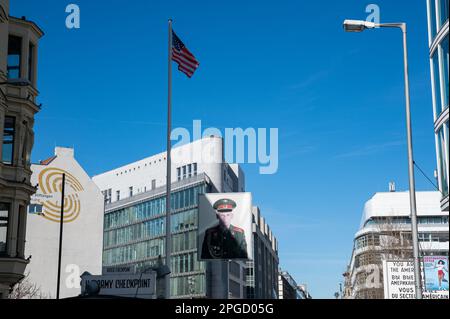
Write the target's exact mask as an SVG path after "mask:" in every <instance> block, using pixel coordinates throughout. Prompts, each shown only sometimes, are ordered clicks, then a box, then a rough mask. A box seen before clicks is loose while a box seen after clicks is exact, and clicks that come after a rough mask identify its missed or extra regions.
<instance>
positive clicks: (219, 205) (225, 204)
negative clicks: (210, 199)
mask: <svg viewBox="0 0 450 319" xmlns="http://www.w3.org/2000/svg"><path fill="white" fill-rule="evenodd" d="M213 208H214V209H215V210H216V211H217V212H219V213H222V212H231V211H232V210H233V209H234V208H236V202H235V201H234V200H231V199H228V198H223V199H219V200H218V201H217V202H215V203H214V206H213Z"/></svg>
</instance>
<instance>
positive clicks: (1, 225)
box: [0, 203, 10, 254]
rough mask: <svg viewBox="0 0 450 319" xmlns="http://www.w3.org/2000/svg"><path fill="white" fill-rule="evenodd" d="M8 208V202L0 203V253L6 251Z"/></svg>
mask: <svg viewBox="0 0 450 319" xmlns="http://www.w3.org/2000/svg"><path fill="white" fill-rule="evenodd" d="M9 208H10V205H9V204H7V203H0V254H4V253H6V244H7V236H8V215H9Z"/></svg>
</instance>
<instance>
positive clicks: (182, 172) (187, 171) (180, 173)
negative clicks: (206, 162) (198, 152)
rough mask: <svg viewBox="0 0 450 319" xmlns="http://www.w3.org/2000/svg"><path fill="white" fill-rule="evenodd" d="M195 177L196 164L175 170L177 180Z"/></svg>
mask: <svg viewBox="0 0 450 319" xmlns="http://www.w3.org/2000/svg"><path fill="white" fill-rule="evenodd" d="M196 175H197V163H193V164H188V165H184V166H181V167H178V168H177V180H178V181H181V180H182V179H186V178H191V177H192V176H196Z"/></svg>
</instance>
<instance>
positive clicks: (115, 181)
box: [92, 137, 223, 202]
mask: <svg viewBox="0 0 450 319" xmlns="http://www.w3.org/2000/svg"><path fill="white" fill-rule="evenodd" d="M171 154H172V170H171V175H172V176H171V180H172V183H173V182H176V181H177V168H178V167H181V166H183V165H187V164H193V163H197V174H201V173H206V174H207V175H208V176H209V178H210V179H211V181H212V182H213V184H214V185H215V186H216V188H218V191H219V192H220V191H222V188H223V182H222V181H223V177H222V166H223V164H222V163H223V151H222V138H219V137H207V138H204V139H201V140H197V141H195V142H193V143H190V144H185V145H182V146H179V147H175V148H173V149H172V153H171ZM166 157H167V152H163V153H159V154H157V155H153V156H150V157H147V158H145V159H143V160H140V161H136V162H133V163H131V164H127V165H124V166H122V167H119V168H117V169H114V170H111V171H108V172H105V173H102V174H99V175H96V176H94V177H93V178H92V180H93V181H94V182H95V183H96V184H97V185H98V187H99V188H100V190H102V191H103V190H107V189H109V188H111V189H112V191H111V196H112V202H115V201H116V192H117V191H120V199H124V198H127V197H129V188H130V187H131V186H132V187H133V195H136V194H137V193H141V192H144V191H149V190H151V189H152V180H156V187H161V186H165V185H166V169H167V168H166V167H167V158H166Z"/></svg>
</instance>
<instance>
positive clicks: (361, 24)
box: [344, 20, 376, 32]
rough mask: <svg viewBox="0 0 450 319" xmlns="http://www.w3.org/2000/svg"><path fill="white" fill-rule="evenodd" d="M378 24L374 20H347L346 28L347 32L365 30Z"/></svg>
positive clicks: (345, 22)
mask: <svg viewBox="0 0 450 319" xmlns="http://www.w3.org/2000/svg"><path fill="white" fill-rule="evenodd" d="M375 27H376V24H375V23H373V22H368V21H362V20H345V21H344V30H345V32H363V31H364V30H365V29H373V28H375Z"/></svg>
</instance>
